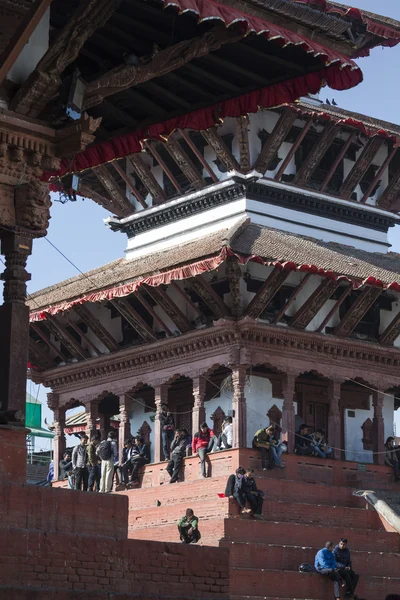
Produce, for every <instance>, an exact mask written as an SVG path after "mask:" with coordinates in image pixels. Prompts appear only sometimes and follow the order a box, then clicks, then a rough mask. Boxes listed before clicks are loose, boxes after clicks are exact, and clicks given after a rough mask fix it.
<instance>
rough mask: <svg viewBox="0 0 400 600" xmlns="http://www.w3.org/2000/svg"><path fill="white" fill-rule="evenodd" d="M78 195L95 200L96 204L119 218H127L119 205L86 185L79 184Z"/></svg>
mask: <svg viewBox="0 0 400 600" xmlns="http://www.w3.org/2000/svg"><path fill="white" fill-rule="evenodd" d="M103 187H104V186H103ZM78 195H79V196H82V198H89V199H90V200H93V201H94V202H96V204H99V206H102V207H103V208H105V209H106V210H109V211H110V212H112V213H114V214H115V215H116V216H117V217H126V216H127V213H126V212H125V211H124V210H122V209H121V207H120V206H119V205H117V204H116V203H115V202H113V201H112V200H111V199H110V198H106V197H105V196H102V195H101V194H99V193H98V192H96V191H95V190H93V189H92V188H91V187H90V186H89V185H86V184H85V183H79V190H78Z"/></svg>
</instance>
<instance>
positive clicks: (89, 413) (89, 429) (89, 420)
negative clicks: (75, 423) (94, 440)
mask: <svg viewBox="0 0 400 600" xmlns="http://www.w3.org/2000/svg"><path fill="white" fill-rule="evenodd" d="M98 408H99V402H98V400H97V399H96V400H89V402H87V403H85V411H86V431H85V433H86V435H87V436H88V437H89V440H90V438H91V436H92V435H94V434H95V433H96V421H97V417H98V416H99V410H98Z"/></svg>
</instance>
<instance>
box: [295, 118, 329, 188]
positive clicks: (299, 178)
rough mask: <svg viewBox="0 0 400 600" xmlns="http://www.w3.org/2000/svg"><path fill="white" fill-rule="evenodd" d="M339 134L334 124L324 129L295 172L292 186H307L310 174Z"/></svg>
mask: <svg viewBox="0 0 400 600" xmlns="http://www.w3.org/2000/svg"><path fill="white" fill-rule="evenodd" d="M339 132H340V129H339V128H338V127H337V125H336V123H328V124H327V125H326V126H325V127H324V130H323V132H322V133H321V134H320V138H319V140H318V141H317V142H316V143H315V144H314V145H313V147H312V149H311V150H310V152H309V154H308V156H307V157H306V159H305V161H304V162H303V164H302V165H301V167H300V168H299V170H298V171H297V173H296V176H295V178H294V180H293V184H294V185H298V186H301V187H303V186H306V185H307V182H308V181H309V180H310V178H311V177H312V174H313V173H314V171H315V169H316V168H317V167H318V165H319V163H320V162H321V160H322V158H323V157H324V156H325V153H326V152H327V150H328V148H329V147H330V146H331V144H332V143H333V140H334V139H335V137H336V136H337V134H338V133H339Z"/></svg>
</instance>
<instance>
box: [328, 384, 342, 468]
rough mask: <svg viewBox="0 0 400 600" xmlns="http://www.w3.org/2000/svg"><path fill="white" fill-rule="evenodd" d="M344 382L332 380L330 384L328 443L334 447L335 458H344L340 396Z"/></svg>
mask: <svg viewBox="0 0 400 600" xmlns="http://www.w3.org/2000/svg"><path fill="white" fill-rule="evenodd" d="M342 383H343V380H340V379H331V380H330V381H329V384H328V397H329V414H328V431H327V434H328V443H329V445H330V446H332V447H333V457H334V458H336V459H337V460H340V459H341V458H342V452H341V450H340V448H341V444H342V420H341V417H340V394H341V385H342Z"/></svg>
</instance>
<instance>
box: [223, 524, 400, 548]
mask: <svg viewBox="0 0 400 600" xmlns="http://www.w3.org/2000/svg"><path fill="white" fill-rule="evenodd" d="M344 534H345V535H346V537H347V538H348V539H349V540H350V542H351V546H352V548H357V550H363V551H371V552H399V550H400V537H399V535H398V534H397V533H391V532H387V531H376V530H366V529H355V528H352V527H346V528H343V527H341V526H337V527H332V526H330V527H329V526H319V525H309V524H304V523H288V522H286V523H284V522H277V523H273V522H269V521H254V520H252V519H242V518H239V519H225V541H231V542H255V543H258V542H265V541H266V540H268V542H269V543H270V544H278V545H286V544H287V545H289V546H291V545H294V546H317V547H319V548H322V547H323V546H324V544H325V542H326V541H327V540H333V541H335V540H339V539H340V538H341V537H343V535H344Z"/></svg>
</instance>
